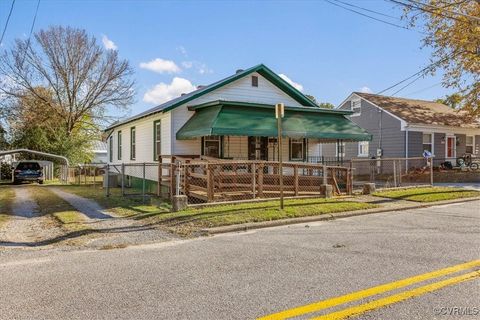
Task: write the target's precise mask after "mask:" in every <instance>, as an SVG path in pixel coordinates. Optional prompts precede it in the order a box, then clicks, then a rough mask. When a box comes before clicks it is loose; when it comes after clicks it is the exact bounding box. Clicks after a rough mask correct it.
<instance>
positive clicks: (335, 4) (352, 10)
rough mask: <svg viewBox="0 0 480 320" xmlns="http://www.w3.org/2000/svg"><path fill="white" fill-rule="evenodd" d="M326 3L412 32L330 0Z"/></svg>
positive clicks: (326, 0)
mask: <svg viewBox="0 0 480 320" xmlns="http://www.w3.org/2000/svg"><path fill="white" fill-rule="evenodd" d="M324 1H325V2H328V3H330V4H332V5H334V6H337V7H340V8H342V9H345V10H348V11H351V12H354V13H356V14H359V15H361V16H364V17H367V18H369V19H373V20H376V21H379V22H382V23H385V24H388V25H391V26H394V27H397V28H401V29H406V30H411V29H410V28H407V27H405V26H401V25H399V24H396V23H392V22H389V21H386V20H382V19H379V18H376V17H372V16H370V15H368V14H365V13H363V12H359V11H357V10H354V9H350V8H347V7H344V6H342V5H340V4H338V3H335V2H332V1H329V0H324Z"/></svg>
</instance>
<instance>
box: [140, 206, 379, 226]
mask: <svg viewBox="0 0 480 320" xmlns="http://www.w3.org/2000/svg"><path fill="white" fill-rule="evenodd" d="M375 207H377V206H376V205H374V204H368V203H360V202H354V201H346V200H335V199H288V200H285V209H284V210H280V208H279V201H278V200H276V201H267V202H256V203H242V204H231V205H219V206H212V207H204V208H198V209H194V208H190V209H187V210H184V211H181V212H172V213H167V212H158V213H147V214H140V215H137V216H136V217H135V219H150V220H151V221H155V222H156V223H159V224H162V225H165V226H166V227H168V228H170V229H171V230H172V231H174V232H176V233H178V234H184V235H188V234H190V233H192V232H193V231H195V230H198V229H202V228H211V227H218V226H226V225H232V224H242V223H248V222H262V221H272V220H279V219H287V218H297V217H307V216H316V215H322V214H327V213H335V212H345V211H354V210H361V209H370V208H375Z"/></svg>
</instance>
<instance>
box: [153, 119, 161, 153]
mask: <svg viewBox="0 0 480 320" xmlns="http://www.w3.org/2000/svg"><path fill="white" fill-rule="evenodd" d="M161 121H162V120H155V121H153V161H158V157H157V131H156V129H157V123H160V153H161V148H162V122H161Z"/></svg>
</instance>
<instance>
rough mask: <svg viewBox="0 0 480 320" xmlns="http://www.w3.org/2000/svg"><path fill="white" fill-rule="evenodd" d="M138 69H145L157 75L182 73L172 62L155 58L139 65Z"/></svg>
mask: <svg viewBox="0 0 480 320" xmlns="http://www.w3.org/2000/svg"><path fill="white" fill-rule="evenodd" d="M140 68H142V69H147V70H150V71H153V72H157V73H179V72H180V71H182V69H180V67H179V66H177V64H176V63H175V62H173V61H172V60H164V59H161V58H156V59H154V60H152V61H149V62H142V63H140Z"/></svg>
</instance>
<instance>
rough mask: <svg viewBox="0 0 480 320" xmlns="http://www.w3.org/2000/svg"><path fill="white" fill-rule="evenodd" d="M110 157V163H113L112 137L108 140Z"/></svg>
mask: <svg viewBox="0 0 480 320" xmlns="http://www.w3.org/2000/svg"><path fill="white" fill-rule="evenodd" d="M108 141H109V143H108V153H109V154H108V156H109V159H110V162H113V136H110V139H108Z"/></svg>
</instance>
